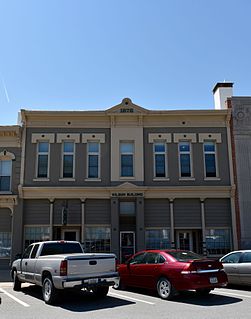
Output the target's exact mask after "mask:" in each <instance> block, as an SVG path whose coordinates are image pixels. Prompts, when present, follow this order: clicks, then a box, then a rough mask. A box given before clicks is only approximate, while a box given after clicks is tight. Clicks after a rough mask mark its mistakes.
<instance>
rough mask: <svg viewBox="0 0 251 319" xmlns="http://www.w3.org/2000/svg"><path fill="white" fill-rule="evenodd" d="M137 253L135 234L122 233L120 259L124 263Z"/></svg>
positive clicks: (130, 232) (131, 232) (129, 232)
mask: <svg viewBox="0 0 251 319" xmlns="http://www.w3.org/2000/svg"><path fill="white" fill-rule="evenodd" d="M134 253H135V232H133V231H121V232H120V259H121V262H122V263H124V262H125V261H126V259H128V258H129V257H130V256H131V255H133V254H134Z"/></svg>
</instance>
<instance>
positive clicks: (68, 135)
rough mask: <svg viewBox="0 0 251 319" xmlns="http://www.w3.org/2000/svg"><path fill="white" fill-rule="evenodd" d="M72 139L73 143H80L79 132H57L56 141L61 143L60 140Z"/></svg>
mask: <svg viewBox="0 0 251 319" xmlns="http://www.w3.org/2000/svg"><path fill="white" fill-rule="evenodd" d="M67 140H69V141H74V142H75V143H80V134H79V133H58V134H57V143H62V141H67Z"/></svg>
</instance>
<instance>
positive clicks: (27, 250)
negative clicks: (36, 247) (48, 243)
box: [23, 245, 33, 258]
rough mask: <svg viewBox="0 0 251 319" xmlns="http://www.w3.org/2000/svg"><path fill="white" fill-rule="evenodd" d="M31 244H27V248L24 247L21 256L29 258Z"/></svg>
mask: <svg viewBox="0 0 251 319" xmlns="http://www.w3.org/2000/svg"><path fill="white" fill-rule="evenodd" d="M32 247H33V246H32V245H31V246H29V247H27V249H25V252H24V254H23V258H29V256H30V252H31V250H32Z"/></svg>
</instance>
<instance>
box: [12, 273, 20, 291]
mask: <svg viewBox="0 0 251 319" xmlns="http://www.w3.org/2000/svg"><path fill="white" fill-rule="evenodd" d="M13 290H14V291H20V290H21V281H20V280H19V279H18V276H17V271H16V270H14V271H13Z"/></svg>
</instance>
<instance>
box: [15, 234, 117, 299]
mask: <svg viewBox="0 0 251 319" xmlns="http://www.w3.org/2000/svg"><path fill="white" fill-rule="evenodd" d="M11 276H12V278H13V282H14V285H13V289H14V290H16V291H20V290H21V284H22V283H24V282H27V283H32V284H36V285H39V286H41V287H42V293H43V299H44V301H45V303H47V304H53V303H54V302H55V301H56V300H57V297H58V294H59V292H60V291H62V290H63V289H67V288H76V289H83V288H86V289H88V290H92V292H93V293H94V294H95V295H96V296H97V297H105V296H106V295H107V293H108V290H109V286H112V285H114V283H115V282H116V281H117V280H118V276H119V275H118V273H117V272H116V256H115V255H114V254H105V253H104V254H103V253H84V251H83V249H82V246H81V244H80V243H79V242H75V241H63V240H62V241H45V242H39V243H33V244H31V245H30V246H28V247H27V249H26V250H25V252H24V253H23V255H22V256H21V258H19V259H17V260H15V261H14V262H13V263H12V267H11Z"/></svg>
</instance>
